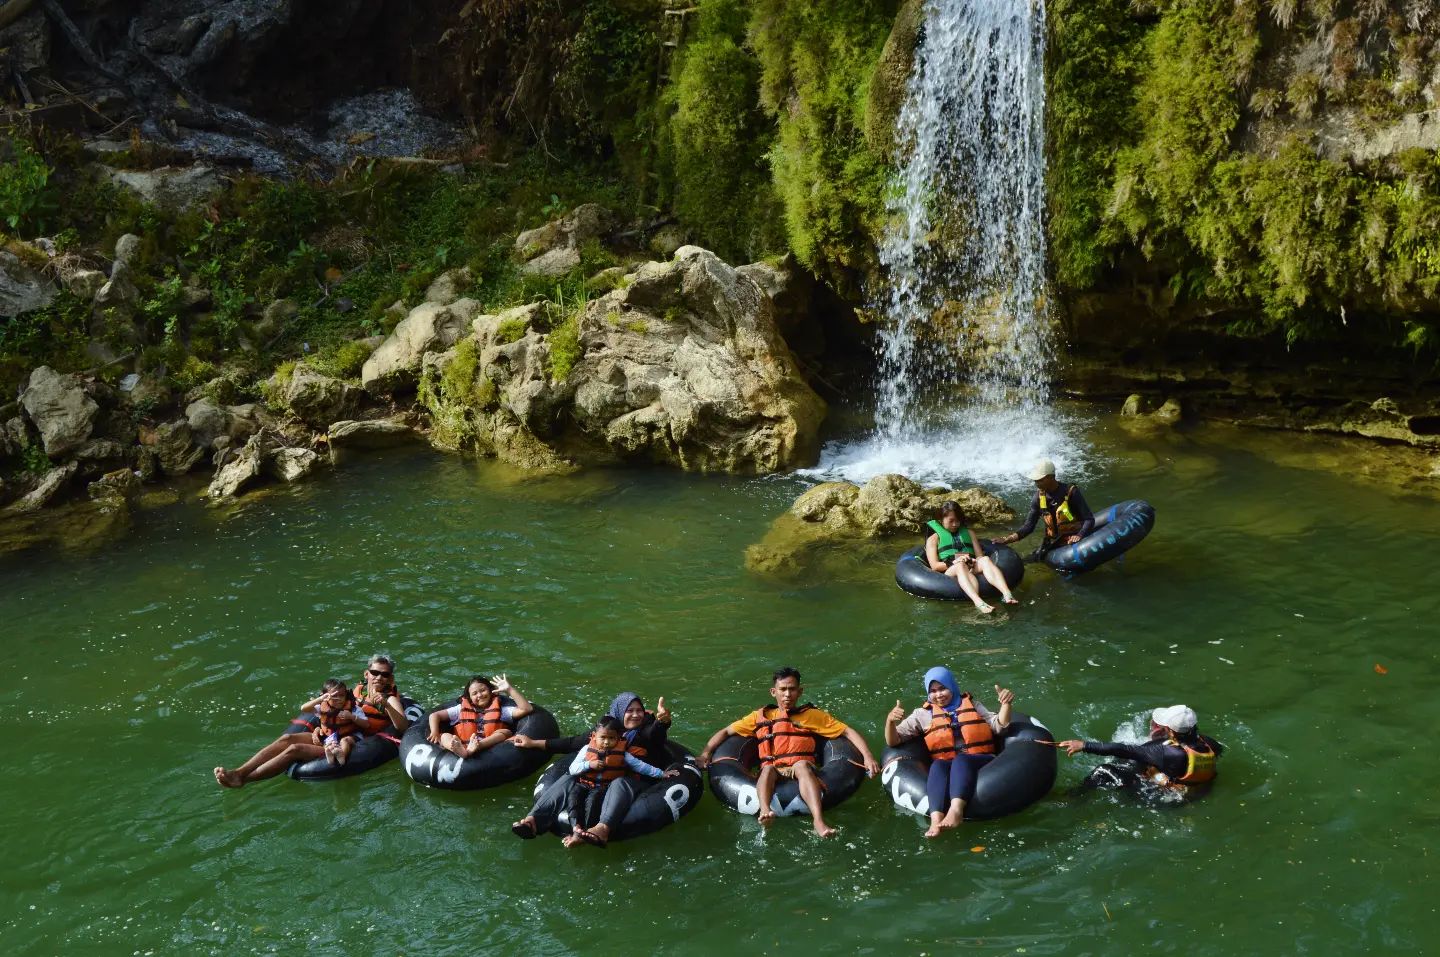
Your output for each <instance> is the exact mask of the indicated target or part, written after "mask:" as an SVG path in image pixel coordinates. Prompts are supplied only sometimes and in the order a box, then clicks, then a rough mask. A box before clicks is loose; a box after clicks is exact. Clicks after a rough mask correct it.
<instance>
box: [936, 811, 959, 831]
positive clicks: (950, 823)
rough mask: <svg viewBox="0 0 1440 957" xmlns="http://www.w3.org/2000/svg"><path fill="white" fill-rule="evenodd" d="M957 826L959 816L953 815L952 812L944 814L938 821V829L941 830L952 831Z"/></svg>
mask: <svg viewBox="0 0 1440 957" xmlns="http://www.w3.org/2000/svg"><path fill="white" fill-rule="evenodd" d="M959 826H960V818H958V817H956V816H954V815H953V814H947V815H945V817H944V818H943V819H941V821H940V830H942V831H953V830H954V829H955V828H957V827H959Z"/></svg>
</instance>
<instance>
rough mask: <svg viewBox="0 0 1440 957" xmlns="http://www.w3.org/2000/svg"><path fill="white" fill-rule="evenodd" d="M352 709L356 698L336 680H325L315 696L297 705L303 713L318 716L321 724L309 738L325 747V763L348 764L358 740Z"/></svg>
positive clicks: (358, 735)
mask: <svg viewBox="0 0 1440 957" xmlns="http://www.w3.org/2000/svg"><path fill="white" fill-rule="evenodd" d="M355 708H356V705H355V696H354V695H353V694H351V693H350V689H349V688H347V687H345V682H343V681H341V680H340V679H339V678H331V679H329V680H328V681H326V682H325V684H324V685H323V686H322V687H321V689H320V694H319V696H318V697H315V698H311V699H310V700H309V701H307V702H305V703H304V704H302V705H301V706H300V710H301V711H303V712H305V713H306V714H314V715H316V716H317V717H319V719H320V723H319V724H317V725H316V726H315V730H314V731H312V732H311V736H312V737H313V738H314V740H315V743H316V744H318V745H321V746H322V747H324V748H325V760H326V761H327V762H328V763H330V764H344V763H345V762H346V761H349V760H350V752H351V751H353V750H354V749H355V742H356V741H359V740H360V722H359V719H358V718H357V716H356V714H355Z"/></svg>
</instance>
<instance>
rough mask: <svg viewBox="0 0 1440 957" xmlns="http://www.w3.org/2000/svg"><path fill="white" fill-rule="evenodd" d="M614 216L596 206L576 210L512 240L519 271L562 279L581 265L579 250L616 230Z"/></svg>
mask: <svg viewBox="0 0 1440 957" xmlns="http://www.w3.org/2000/svg"><path fill="white" fill-rule="evenodd" d="M616 223H617V219H616V216H615V214H614V213H612V212H611V211H610V210H608V209H606V208H605V207H603V206H599V205H597V204H595V203H585V204H584V205H581V206H577V207H575V208H574V209H573V210H571V211H570V212H568V213H566V214H565V215H564V216H562V217H560V218H559V219H556V220H553V221H551V222H548V223H546V224H545V225H544V226H539V227H536V228H535V229H527V230H526V231H525V232H523V233H521V234H520V235H519V236H517V237H515V254H516V256H518V257H519V258H520V259H521V260H522V261H523V262H522V264H521V266H520V271H521V272H524V273H527V274H529V275H532V276H563V275H565V274H566V273H568V272H569V271H570V270H572V269H574V268H575V267H577V266H579V265H580V261H581V255H580V247H582V246H583V245H584V244H585V243H587V242H590V241H591V240H599V239H603V238H604V237H606V236H607V235H609V233H610V232H611V231H612V230H614V229H615V225H616Z"/></svg>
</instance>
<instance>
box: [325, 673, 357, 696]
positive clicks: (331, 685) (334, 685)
mask: <svg viewBox="0 0 1440 957" xmlns="http://www.w3.org/2000/svg"><path fill="white" fill-rule="evenodd" d="M332 691H343V692H345V696H346V697H347V698H350V697H354V696H353V695H352V694H350V686H349V685H347V684H346V683H345V682H343V681H341V680H340V679H339V678H326V679H325V683H324V684H323V685H321V686H320V693H321V694H322V695H328V694H329V693H330V692H332Z"/></svg>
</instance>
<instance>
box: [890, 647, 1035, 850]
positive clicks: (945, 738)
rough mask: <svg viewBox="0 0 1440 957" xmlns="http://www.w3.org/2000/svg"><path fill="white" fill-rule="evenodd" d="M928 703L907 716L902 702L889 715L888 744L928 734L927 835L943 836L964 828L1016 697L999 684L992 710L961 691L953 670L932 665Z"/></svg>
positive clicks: (928, 676) (927, 681) (896, 744)
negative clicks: (997, 706)
mask: <svg viewBox="0 0 1440 957" xmlns="http://www.w3.org/2000/svg"><path fill="white" fill-rule="evenodd" d="M923 685H924V688H925V699H926V700H925V704H924V705H922V706H921V707H919V708H916V709H915V710H914V711H912V712H910V714H909V715H906V714H905V708H904V706H902V705H901V704H900V702H899V701H896V702H895V707H894V708H891V709H890V713H889V714H887V715H886V716H885V743H886V744H887V745H889V746H890V747H892V748H895V747H899V746H900V745H901V744H904V743H905V742H906V741H911V740H914V739H915V738H919V737H922V736H923V737H924V738H925V746H926V748H928V749H929V751H930V775H929V777H928V778H927V779H926V785H925V793H926V797H927V798H928V807H929V810H930V828H929V830H927V831H926V832H925V836H926V837H939V836H940V834H941V833H942V832H944V831H948V830H951V829H952V828H956V827H959V826H960V822H961V821H963V820H964V819H965V805H966V804H967V803H968V802H969V801H970V800H971V799H972V798H974V797H975V780H976V777H977V776H978V775H979V773H980V769H981V768H983V767H984V766H985V765H987V764H989V763H990V762H991V761H993V760H995V737H996V735H998V734H999V733H1000V732H1001V731H1004V730H1005V728H1006V726H1007V725H1009V724H1010V705H1011V704H1012V703H1013V702H1014V701H1015V695H1014V694H1012V693H1011V692H1010V689H1009V688H1001V687H1000V686H999V685H996V686H995V694H996V695H997V696H998V698H999V701H1000V712H999V713H998V714H991V713H990V710H989V709H988V708H986V707H985V706H984V705H983V704H981V703H980V702H978V701H976V700H975V699H974V698H972V697H971V696H970V693H969V692H968V691H961V690H960V686H959V685H958V684H957V683H956V682H955V675H954V674H952V673H951V671H950V669H949V668H941V667H936V668H931V669H930V670H929V671H927V672H925V679H924V682H923Z"/></svg>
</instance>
